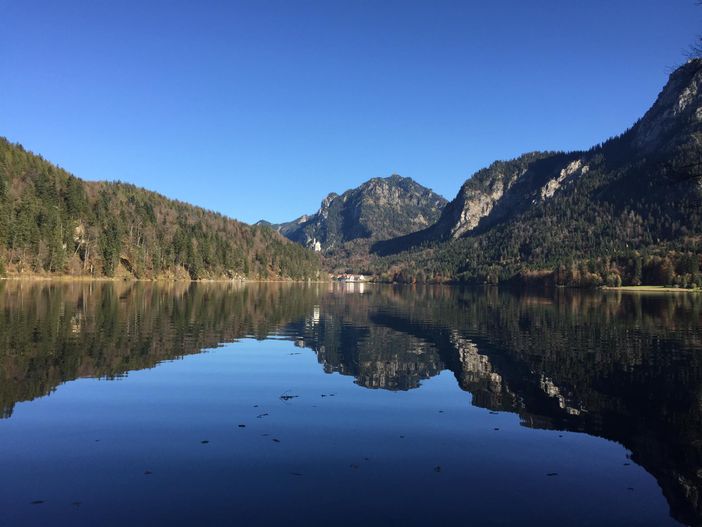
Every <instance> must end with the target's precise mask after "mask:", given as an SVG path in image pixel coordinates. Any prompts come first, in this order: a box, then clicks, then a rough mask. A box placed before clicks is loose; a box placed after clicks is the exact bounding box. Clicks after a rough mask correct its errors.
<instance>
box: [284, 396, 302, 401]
mask: <svg viewBox="0 0 702 527" xmlns="http://www.w3.org/2000/svg"><path fill="white" fill-rule="evenodd" d="M297 397H299V395H281V396H280V400H281V401H289V400H290V399H295V398H297Z"/></svg>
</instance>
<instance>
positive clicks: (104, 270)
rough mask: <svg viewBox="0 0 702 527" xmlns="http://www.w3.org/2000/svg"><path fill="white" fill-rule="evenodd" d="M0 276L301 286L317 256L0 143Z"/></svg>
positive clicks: (313, 272) (314, 269)
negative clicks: (280, 281)
mask: <svg viewBox="0 0 702 527" xmlns="http://www.w3.org/2000/svg"><path fill="white" fill-rule="evenodd" d="M0 271H1V272H2V273H7V274H12V275H14V274H57V275H62V274H67V275H74V276H94V277H102V276H105V277H111V276H123V277H134V278H157V277H170V278H184V279H188V278H189V279H219V278H252V279H269V278H270V279H272V278H290V279H307V278H317V277H318V276H319V274H318V272H319V261H318V257H317V255H315V254H313V253H312V252H311V251H308V250H306V249H304V248H303V247H301V246H299V245H297V244H294V243H291V242H289V241H288V240H286V239H285V238H283V237H282V236H280V235H279V234H278V233H276V232H274V231H273V230H272V229H269V228H267V227H256V226H253V227H252V226H248V225H246V224H243V223H240V222H238V221H235V220H232V219H229V218H227V217H225V216H222V215H221V214H218V213H215V212H211V211H207V210H204V209H201V208H198V207H194V206H191V205H188V204H185V203H182V202H178V201H174V200H171V199H168V198H166V197H164V196H161V195H159V194H156V193H154V192H150V191H147V190H144V189H140V188H137V187H135V186H133V185H129V184H124V183H107V182H88V181H83V180H81V179H78V178H76V177H74V176H72V175H71V174H69V173H68V172H66V171H65V170H63V169H60V168H58V167H56V166H55V165H53V164H51V163H49V162H48V161H46V160H44V159H43V158H41V157H40V156H38V155H35V154H33V153H31V152H28V151H26V150H24V149H23V148H22V147H21V146H20V145H15V144H11V143H10V142H9V141H7V140H6V139H4V138H0Z"/></svg>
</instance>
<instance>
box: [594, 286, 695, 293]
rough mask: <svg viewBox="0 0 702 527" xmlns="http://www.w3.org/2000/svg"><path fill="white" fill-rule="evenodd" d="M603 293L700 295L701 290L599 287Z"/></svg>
mask: <svg viewBox="0 0 702 527" xmlns="http://www.w3.org/2000/svg"><path fill="white" fill-rule="evenodd" d="M600 289H602V290H603V291H623V292H629V293H700V292H702V289H686V288H683V287H669V286H665V285H622V286H619V287H609V286H603V287H600Z"/></svg>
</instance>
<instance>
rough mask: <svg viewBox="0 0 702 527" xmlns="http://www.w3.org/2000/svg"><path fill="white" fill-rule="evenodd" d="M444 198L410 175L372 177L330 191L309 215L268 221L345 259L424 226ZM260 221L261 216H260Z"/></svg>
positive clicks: (434, 217) (438, 210) (335, 259)
mask: <svg viewBox="0 0 702 527" xmlns="http://www.w3.org/2000/svg"><path fill="white" fill-rule="evenodd" d="M446 203H447V201H446V200H445V199H444V198H443V197H441V196H439V195H438V194H436V193H434V192H432V191H431V190H430V189H428V188H426V187H423V186H422V185H420V184H418V183H416V182H415V181H413V180H412V179H411V178H405V177H400V176H398V175H393V176H390V177H387V178H373V179H371V180H369V181H367V182H365V183H363V184H362V185H360V186H359V187H357V188H354V189H351V190H347V191H346V192H344V193H343V194H341V195H338V194H335V193H331V194H329V195H328V196H327V197H326V198H324V200H323V201H322V204H321V206H320V208H319V210H318V211H317V212H316V213H315V214H312V215H309V216H307V215H305V216H301V217H300V218H298V219H296V220H294V221H291V222H287V223H282V224H279V225H273V228H275V229H277V230H278V232H280V233H281V234H282V235H283V236H285V237H287V238H288V239H290V240H293V241H295V242H297V243H300V244H302V245H305V246H306V247H310V248H314V249H315V250H317V251H321V252H322V253H323V254H324V255H325V256H326V257H327V258H328V259H331V260H332V261H333V262H336V263H339V264H340V265H344V264H346V263H348V261H349V259H354V257H361V258H362V256H363V255H365V254H367V252H368V247H369V245H370V243H372V242H374V241H377V240H384V239H388V238H393V237H397V236H402V235H405V234H408V233H410V232H413V231H418V230H420V229H423V228H425V227H427V226H429V225H431V224H432V223H434V222H435V221H436V220H437V219H438V218H439V216H440V214H441V210H442V209H443V207H444V206H445V205H446ZM259 223H262V222H259Z"/></svg>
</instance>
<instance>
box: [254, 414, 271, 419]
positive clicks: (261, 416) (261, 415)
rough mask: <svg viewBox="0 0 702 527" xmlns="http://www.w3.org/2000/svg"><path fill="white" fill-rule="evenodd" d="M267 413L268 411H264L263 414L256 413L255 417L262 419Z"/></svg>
mask: <svg viewBox="0 0 702 527" xmlns="http://www.w3.org/2000/svg"><path fill="white" fill-rule="evenodd" d="M267 415H268V412H266V413H264V414H258V415H257V416H256V419H263V418H264V417H266V416H267Z"/></svg>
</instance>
